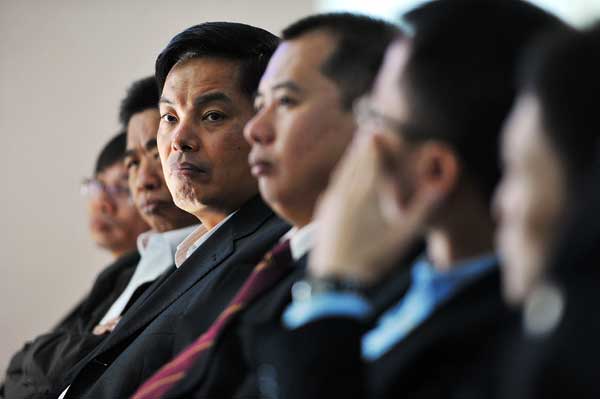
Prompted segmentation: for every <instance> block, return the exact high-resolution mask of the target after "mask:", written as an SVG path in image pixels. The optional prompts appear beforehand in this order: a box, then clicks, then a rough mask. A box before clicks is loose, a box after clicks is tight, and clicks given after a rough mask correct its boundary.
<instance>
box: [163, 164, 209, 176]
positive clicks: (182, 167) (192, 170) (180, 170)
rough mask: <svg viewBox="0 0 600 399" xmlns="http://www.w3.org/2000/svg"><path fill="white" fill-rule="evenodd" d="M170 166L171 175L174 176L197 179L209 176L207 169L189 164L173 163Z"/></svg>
mask: <svg viewBox="0 0 600 399" xmlns="http://www.w3.org/2000/svg"><path fill="white" fill-rule="evenodd" d="M171 166H172V167H171V173H172V174H174V175H176V176H184V177H190V178H199V177H206V176H208V174H209V170H208V167H206V166H204V165H197V164H193V163H190V162H174V163H173V164H172V165H171Z"/></svg>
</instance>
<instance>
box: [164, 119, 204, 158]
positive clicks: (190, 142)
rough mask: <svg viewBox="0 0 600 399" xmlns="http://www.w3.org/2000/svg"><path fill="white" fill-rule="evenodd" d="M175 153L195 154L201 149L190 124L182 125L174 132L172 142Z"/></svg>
mask: <svg viewBox="0 0 600 399" xmlns="http://www.w3.org/2000/svg"><path fill="white" fill-rule="evenodd" d="M171 147H172V149H173V151H179V152H195V151H198V149H199V148H200V142H199V139H198V137H197V135H196V134H195V132H194V128H193V127H192V126H191V125H190V123H185V122H184V123H181V124H180V125H179V126H178V128H177V130H176V131H175V132H173V138H172V140H171Z"/></svg>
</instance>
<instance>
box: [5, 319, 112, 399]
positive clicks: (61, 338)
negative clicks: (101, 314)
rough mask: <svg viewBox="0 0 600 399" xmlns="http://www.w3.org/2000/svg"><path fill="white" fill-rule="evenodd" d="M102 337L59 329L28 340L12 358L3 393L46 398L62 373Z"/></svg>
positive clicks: (6, 396)
mask: <svg viewBox="0 0 600 399" xmlns="http://www.w3.org/2000/svg"><path fill="white" fill-rule="evenodd" d="M101 339H102V337H98V336H95V335H93V334H91V333H83V332H74V331H68V330H64V329H59V330H56V331H53V332H51V333H48V334H44V335H41V336H39V337H37V338H36V339H34V340H33V341H30V342H28V343H27V344H25V346H23V348H22V349H21V350H20V351H18V352H17V353H16V354H15V355H14V356H13V357H12V359H11V361H10V363H9V366H8V369H7V372H6V379H5V381H4V395H5V396H4V397H5V398H6V399H9V398H20V399H33V398H45V397H47V395H48V394H49V393H50V392H52V390H53V389H56V386H57V385H59V384H60V383H61V378H62V375H63V374H64V372H65V371H66V370H68V369H69V368H70V367H71V366H73V365H74V364H75V363H76V362H77V361H79V360H80V359H81V357H82V356H84V355H85V354H86V353H88V352H89V351H91V350H92V349H93V348H94V347H95V346H96V345H97V344H98V343H99V342H100V340H101Z"/></svg>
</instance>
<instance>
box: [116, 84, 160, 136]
mask: <svg viewBox="0 0 600 399" xmlns="http://www.w3.org/2000/svg"><path fill="white" fill-rule="evenodd" d="M158 97H159V96H158V87H157V86H156V79H154V76H148V77H147V78H143V79H140V80H137V81H135V82H133V84H132V85H131V86H129V89H127V94H126V95H125V98H124V99H123V100H122V101H121V107H120V110H119V121H120V122H121V124H122V125H123V126H124V127H125V128H127V125H128V124H129V120H130V119H131V117H132V116H133V115H135V114H137V113H139V112H143V111H145V110H147V109H151V108H156V109H157V110H158Z"/></svg>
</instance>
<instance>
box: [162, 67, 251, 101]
mask: <svg viewBox="0 0 600 399" xmlns="http://www.w3.org/2000/svg"><path fill="white" fill-rule="evenodd" d="M238 78H239V62H238V61H232V60H226V59H221V58H206V57H200V58H191V59H189V60H186V61H183V62H181V63H178V64H175V66H174V67H173V68H172V69H171V71H169V74H168V75H167V79H166V80H165V85H164V87H163V92H162V97H163V99H165V100H168V101H169V102H172V103H187V102H189V101H190V99H193V98H194V97H196V96H199V95H201V94H204V93H206V92H209V91H213V90H218V91H224V92H226V93H230V94H233V93H238V92H239V91H240V88H239V84H238V83H239V81H238Z"/></svg>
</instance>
